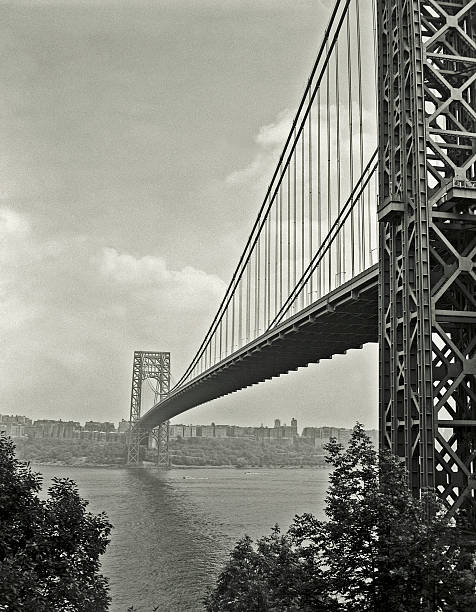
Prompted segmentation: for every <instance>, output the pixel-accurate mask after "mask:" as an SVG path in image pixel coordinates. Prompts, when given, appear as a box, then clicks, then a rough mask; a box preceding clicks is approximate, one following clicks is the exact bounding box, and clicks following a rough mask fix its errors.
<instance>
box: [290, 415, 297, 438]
mask: <svg viewBox="0 0 476 612" xmlns="http://www.w3.org/2000/svg"><path fill="white" fill-rule="evenodd" d="M291 429H292V432H293V436H294V437H296V436H297V421H296V419H295V418H292V419H291Z"/></svg>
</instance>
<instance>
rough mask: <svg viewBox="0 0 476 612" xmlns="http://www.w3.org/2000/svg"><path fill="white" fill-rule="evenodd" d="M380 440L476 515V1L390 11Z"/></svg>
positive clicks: (424, 484)
mask: <svg viewBox="0 0 476 612" xmlns="http://www.w3.org/2000/svg"><path fill="white" fill-rule="evenodd" d="M377 16H378V29H379V31H378V40H379V88H380V89H379V155H380V178H379V181H380V187H379V191H380V202H379V220H380V297H379V315H380V339H379V342H380V432H381V444H382V445H383V447H387V448H391V449H392V451H393V452H394V453H395V454H397V455H399V456H400V457H402V458H404V459H405V461H406V464H407V468H408V472H409V479H410V486H411V488H412V490H413V491H414V493H415V494H416V495H418V494H420V492H421V491H422V490H425V489H427V488H430V489H432V488H434V489H436V490H437V491H438V493H439V495H440V496H441V498H442V499H443V501H444V503H445V504H446V505H447V507H448V510H449V514H450V516H456V517H459V518H461V519H469V520H470V521H471V522H473V524H474V522H475V516H476V503H475V493H474V490H475V487H476V479H475V478H476V477H475V472H476V377H475V375H476V333H475V332H476V283H475V280H476V215H475V207H476V140H475V138H476V107H475V104H476V101H475V98H476V86H475V83H476V1H475V0H449V1H448V0H445V1H443V0H441V1H440V0H378V1H377Z"/></svg>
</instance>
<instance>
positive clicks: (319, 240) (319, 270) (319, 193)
mask: <svg viewBox="0 0 476 612" xmlns="http://www.w3.org/2000/svg"><path fill="white" fill-rule="evenodd" d="M321 198H322V186H321V90H320V89H319V91H318V92H317V232H318V233H317V248H320V246H321V244H322V234H321V231H322V227H321V223H322V212H321V204H322V202H321ZM303 273H304V270H303V272H302V274H303ZM302 274H301V276H302ZM317 278H318V281H317V282H318V285H319V294H318V297H321V295H322V293H323V290H322V266H321V265H319V267H318V268H317Z"/></svg>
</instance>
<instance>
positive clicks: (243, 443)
mask: <svg viewBox="0 0 476 612" xmlns="http://www.w3.org/2000/svg"><path fill="white" fill-rule="evenodd" d="M15 442H16V448H17V456H18V458H19V459H21V460H23V461H30V462H31V463H34V464H37V465H47V466H60V467H61V466H68V467H85V468H91V467H107V468H110V469H111V468H114V467H124V466H125V465H126V462H127V447H126V445H125V443H124V442H99V441H90V440H64V439H62V440H57V439H50V438H42V439H36V438H28V439H20V440H16V441H15ZM156 453H157V451H156V450H146V449H145V448H144V449H143V450H142V451H141V455H142V458H143V459H144V460H145V461H146V462H147V463H149V464H150V465H151V467H153V465H154V463H155V460H156ZM169 454H170V461H171V465H172V466H173V467H174V468H177V469H187V468H200V467H201V468H240V469H258V468H266V469H270V468H273V469H275V468H276V469H288V468H292V469H303V468H315V467H325V465H326V463H325V457H324V451H323V449H322V448H316V447H315V446H314V445H313V444H310V443H309V442H308V441H306V440H303V439H295V440H294V441H287V440H277V441H273V442H265V441H262V440H250V439H243V438H222V439H214V438H187V439H181V438H178V439H174V440H170V443H169Z"/></svg>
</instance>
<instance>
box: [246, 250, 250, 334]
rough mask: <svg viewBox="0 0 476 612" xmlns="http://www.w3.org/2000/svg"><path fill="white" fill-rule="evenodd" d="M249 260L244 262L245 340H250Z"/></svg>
mask: <svg viewBox="0 0 476 612" xmlns="http://www.w3.org/2000/svg"><path fill="white" fill-rule="evenodd" d="M250 267H251V260H250V261H249V262H248V263H247V264H246V330H245V334H246V342H249V341H250V301H251V276H250Z"/></svg>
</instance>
